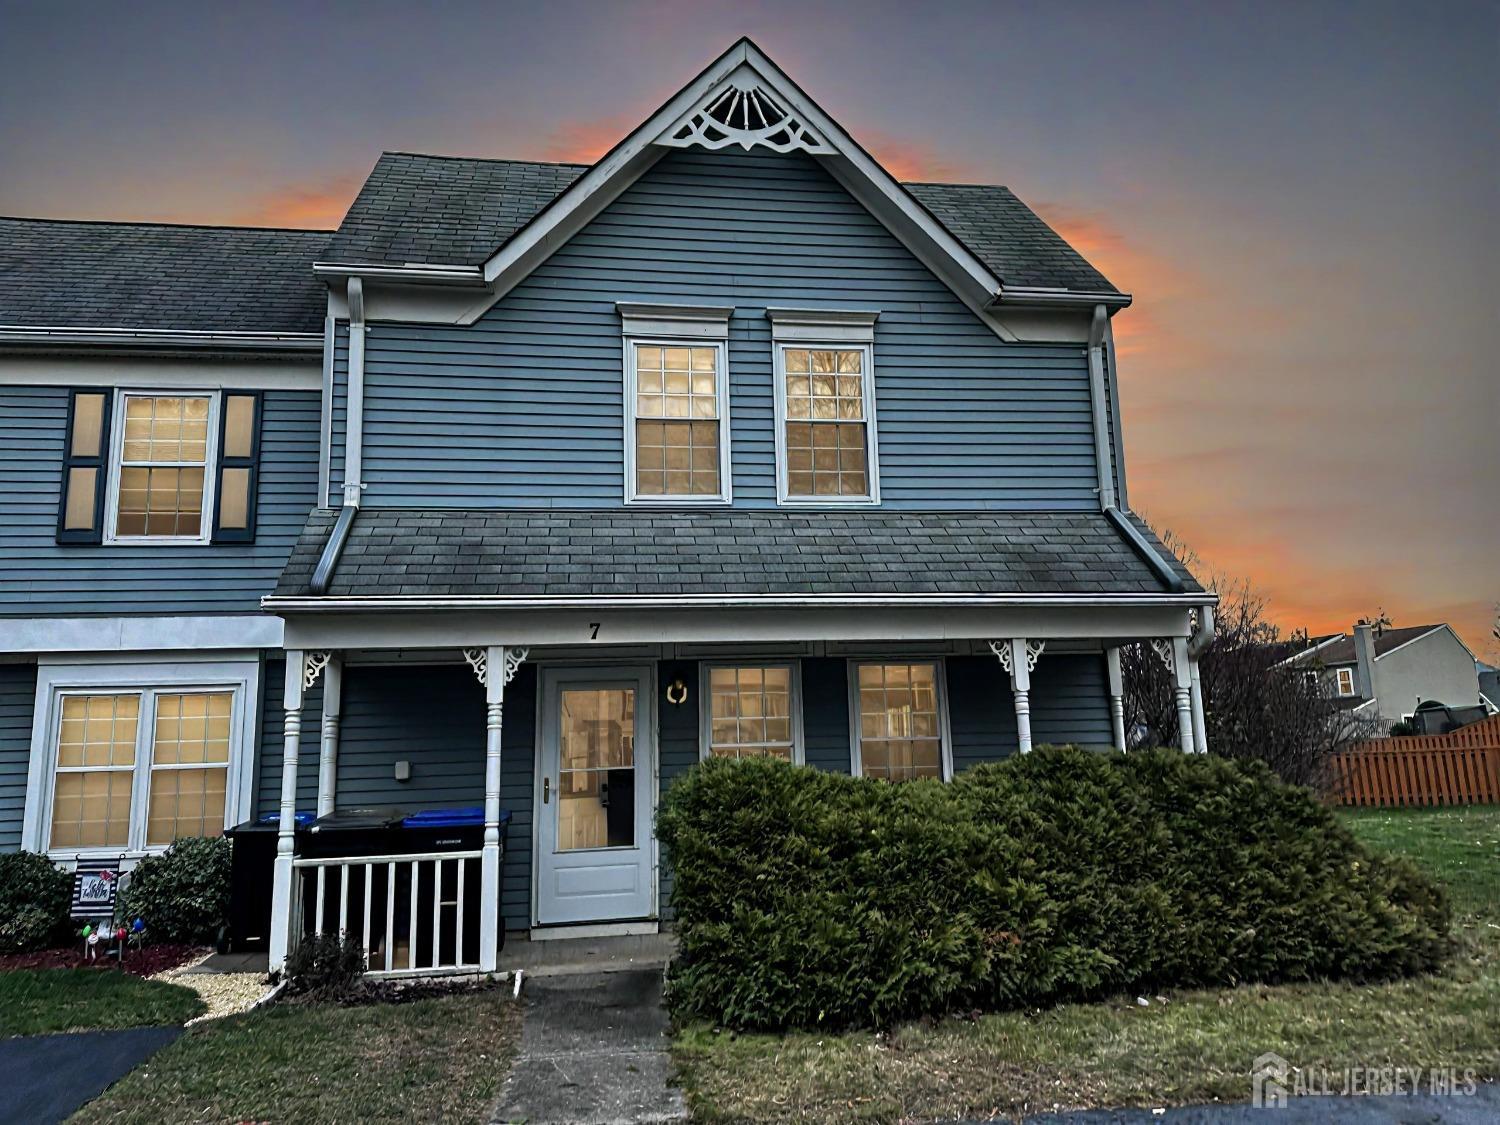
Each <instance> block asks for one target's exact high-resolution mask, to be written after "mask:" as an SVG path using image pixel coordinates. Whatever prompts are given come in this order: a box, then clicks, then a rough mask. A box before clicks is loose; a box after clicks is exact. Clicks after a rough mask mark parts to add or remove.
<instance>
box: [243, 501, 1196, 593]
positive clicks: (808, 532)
mask: <svg viewBox="0 0 1500 1125" xmlns="http://www.w3.org/2000/svg"><path fill="white" fill-rule="evenodd" d="M335 517H336V513H335V512H332V511H327V510H320V511H316V512H314V513H312V515H311V517H310V518H309V519H308V521H307V524H306V526H305V527H304V528H303V531H302V535H301V537H300V538H299V540H298V542H297V545H296V547H295V548H294V549H293V551H292V555H291V558H290V560H289V561H288V563H287V566H286V569H285V570H284V571H283V572H282V575H281V579H280V581H279V582H278V583H277V586H276V591H275V594H274V595H272V599H273V601H274V599H276V598H298V599H301V598H306V597H309V596H310V591H309V585H310V582H311V580H312V575H313V570H314V568H315V567H316V565H317V562H318V558H319V556H320V555H321V553H322V551H323V548H324V546H325V544H326V543H327V541H328V537H329V533H330V531H331V530H332V528H333V524H334V520H335ZM1130 518H1131V519H1132V521H1133V522H1134V523H1135V525H1136V526H1137V527H1138V528H1139V529H1140V530H1141V532H1142V533H1143V534H1144V535H1145V536H1146V538H1147V539H1148V540H1149V541H1150V542H1151V543H1152V545H1153V546H1154V547H1155V549H1156V551H1157V552H1158V553H1159V554H1160V555H1161V556H1162V557H1163V558H1165V559H1167V560H1169V561H1170V563H1171V565H1172V567H1173V568H1174V570H1175V571H1176V572H1177V573H1178V575H1179V576H1180V577H1181V578H1182V580H1183V582H1184V584H1185V589H1186V590H1187V591H1189V592H1193V593H1197V592H1201V591H1202V589H1203V588H1202V587H1201V586H1200V585H1198V583H1197V582H1196V581H1195V580H1194V579H1193V577H1192V575H1191V574H1189V573H1188V571H1187V570H1186V568H1184V567H1183V566H1182V564H1181V563H1180V562H1178V561H1177V560H1176V559H1175V558H1173V557H1172V555H1171V553H1170V552H1169V551H1168V550H1167V549H1166V548H1165V547H1164V546H1162V545H1161V542H1160V540H1158V539H1157V538H1156V537H1155V535H1153V534H1152V532H1151V530H1150V529H1149V528H1148V527H1146V525H1145V524H1144V523H1142V522H1141V521H1140V520H1138V519H1136V518H1135V517H1134V516H1132V517H1130ZM1164 589H1165V586H1164V584H1163V583H1162V582H1161V581H1160V580H1159V579H1158V578H1157V577H1156V575H1155V574H1154V573H1153V571H1152V569H1151V567H1150V566H1148V565H1147V563H1146V562H1145V561H1144V560H1143V559H1142V558H1141V557H1140V556H1139V555H1138V554H1137V553H1136V551H1135V549H1134V548H1133V547H1132V546H1131V545H1130V543H1128V542H1127V541H1126V539H1125V538H1124V537H1123V536H1122V535H1121V534H1120V532H1119V531H1117V530H1116V529H1115V528H1114V527H1113V526H1112V525H1111V524H1110V522H1109V520H1108V519H1107V518H1106V517H1105V516H1104V515H1103V514H1102V513H1100V512H900V511H850V510H840V511H796V512H790V511H784V510H769V511H760V510H744V509H722V510H707V511H704V510H698V511H670V510H661V509H626V508H613V509H567V510H562V509H553V510H538V509H524V510H488V511H478V510H428V509H402V508H363V509H361V510H360V511H359V514H358V516H357V517H356V518H355V520H354V524H353V527H352V529H351V531H350V534H349V539H348V542H347V544H346V546H345V548H344V551H343V554H342V556H341V557H340V560H339V563H338V566H337V568H336V570H335V571H334V575H333V581H332V584H331V585H330V587H329V589H328V594H327V596H328V597H329V598H330V599H339V598H362V599H364V598H393V599H402V598H424V597H449V598H451V597H475V598H494V597H506V596H517V597H531V596H538V597H583V598H587V597H591V596H671V595H678V594H684V595H687V594H691V595H704V594H726V595H811V596H817V595H849V594H856V595H885V594H892V595H907V594H1020V595H1032V594H1078V595H1110V594H1137V595H1139V594H1161V593H1163V591H1164Z"/></svg>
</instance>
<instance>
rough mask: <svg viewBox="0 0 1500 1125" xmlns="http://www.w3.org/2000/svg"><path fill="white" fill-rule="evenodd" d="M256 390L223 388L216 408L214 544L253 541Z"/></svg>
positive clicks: (256, 467) (257, 474)
mask: <svg viewBox="0 0 1500 1125" xmlns="http://www.w3.org/2000/svg"><path fill="white" fill-rule="evenodd" d="M260 399H261V395H260V392H259V391H233V392H230V391H226V392H225V393H224V401H223V403H222V405H221V408H220V410H219V468H218V480H217V483H216V485H215V487H214V535H213V541H214V542H215V543H253V542H254V541H255V497H256V492H257V489H258V486H259V484H260V414H261V410H260V406H261V403H260Z"/></svg>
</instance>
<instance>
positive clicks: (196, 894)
mask: <svg viewBox="0 0 1500 1125" xmlns="http://www.w3.org/2000/svg"><path fill="white" fill-rule="evenodd" d="M230 847H231V845H230V842H229V841H228V840H227V839H224V838H223V837H222V836H216V837H203V838H198V837H188V836H184V837H183V838H182V839H180V840H178V841H177V842H175V843H174V844H173V845H172V846H171V847H170V848H168V849H167V850H166V851H164V852H163V853H162V854H161V855H158V856H150V857H148V858H146V859H143V860H141V862H140V863H138V864H136V866H135V869H134V870H133V871H131V873H130V878H129V880H128V881H127V882H126V884H125V889H124V890H123V891H122V892H121V894H120V902H119V905H118V907H117V908H116V913H117V914H118V916H119V917H121V918H124V919H127V920H131V919H135V918H143V919H145V921H146V936H147V938H148V939H149V940H151V941H180V942H210V941H213V940H214V939H215V938H216V937H217V936H218V933H219V929H220V928H221V927H222V926H224V925H225V923H226V921H227V919H228V916H229V857H230Z"/></svg>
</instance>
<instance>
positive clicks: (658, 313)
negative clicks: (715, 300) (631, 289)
mask: <svg viewBox="0 0 1500 1125" xmlns="http://www.w3.org/2000/svg"><path fill="white" fill-rule="evenodd" d="M615 310H616V311H617V312H618V313H619V314H620V323H621V325H622V326H623V330H624V332H625V335H627V336H678V337H682V338H685V339H702V340H727V339H728V338H729V318H730V317H731V316H732V315H734V309H733V308H721V307H718V306H709V305H647V304H639V303H637V302H633V301H617V302H616V303H615Z"/></svg>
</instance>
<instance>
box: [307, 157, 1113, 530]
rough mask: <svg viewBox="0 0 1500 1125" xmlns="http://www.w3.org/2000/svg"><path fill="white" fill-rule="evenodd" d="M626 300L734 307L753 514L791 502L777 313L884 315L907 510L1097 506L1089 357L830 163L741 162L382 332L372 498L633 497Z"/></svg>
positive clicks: (372, 334)
mask: <svg viewBox="0 0 1500 1125" xmlns="http://www.w3.org/2000/svg"><path fill="white" fill-rule="evenodd" d="M620 300H635V301H658V302H666V303H686V304H718V305H724V306H733V307H734V309H735V313H734V316H733V318H732V320H731V322H730V339H729V365H730V410H729V413H730V419H731V427H732V428H731V443H732V450H731V456H732V463H733V474H734V499H735V503H736V504H737V505H743V506H760V507H765V506H772V505H774V503H775V495H776V489H775V475H774V472H775V463H774V462H775V457H774V424H773V407H772V397H771V336H770V326H769V323H768V321H767V320H766V318H765V309H766V308H767V307H768V306H778V305H779V306H802V307H807V306H821V307H844V308H861V309H878V310H879V311H880V314H881V315H880V319H879V321H878V323H877V326H876V340H875V372H876V374H875V379H876V410H877V414H878V427H879V428H878V438H879V447H880V480H881V492H882V497H883V500H884V502H885V503H886V504H887V505H889V506H892V507H904V508H934V507H938V508H961V509H962V508H968V509H980V508H1011V509H1015V508H1052V509H1079V510H1082V509H1087V508H1090V507H1093V506H1095V505H1096V504H1097V498H1096V494H1095V477H1094V471H1095V470H1094V454H1093V444H1092V436H1091V416H1090V405H1089V387H1088V368H1087V362H1086V356H1085V351H1084V348H1083V347H1082V346H1081V345H1079V344H1056V345H1049V344H1006V343H1005V342H1003V341H1001V340H1000V339H999V338H998V337H996V336H995V335H994V334H993V333H992V332H991V331H990V330H989V329H987V328H986V327H985V326H984V325H983V324H982V323H981V322H980V321H979V320H978V319H977V318H976V317H975V316H974V315H973V314H972V313H970V312H969V310H968V309H967V308H965V307H964V306H963V304H962V303H961V302H959V301H958V299H957V298H956V297H954V296H953V294H952V293H951V292H950V291H949V290H948V289H947V288H946V287H945V286H944V285H943V284H942V283H941V282H939V281H938V280H937V279H936V278H935V277H934V276H933V275H932V274H931V273H930V272H929V271H928V270H927V269H926V267H924V266H923V265H922V264H921V263H920V262H918V261H917V259H916V258H914V257H913V256H912V255H911V254H910V253H909V252H908V251H907V250H906V249H905V248H904V247H903V246H901V244H900V243H899V242H898V241H897V240H896V239H895V238H894V237H893V236H892V235H891V234H890V233H889V232H887V231H886V230H885V228H884V227H882V226H881V225H880V224H879V223H878V222H877V221H876V220H875V219H874V218H873V217H872V216H870V215H869V213H868V212H866V211H865V210H864V209H863V208H862V207H861V206H860V205H859V204H858V203H856V202H855V201H854V200H853V199H852V198H851V197H850V196H849V195H848V194H847V192H845V191H844V189H843V188H842V187H840V186H839V185H838V184H837V183H836V182H835V181H834V180H833V179H832V178H831V177H830V176H829V175H828V174H827V173H826V172H825V171H824V170H823V169H822V168H821V167H819V166H818V164H817V163H816V162H815V161H814V160H812V159H811V158H809V157H806V156H803V155H794V156H776V155H774V154H764V153H748V154H745V153H729V152H720V153H703V152H673V153H671V154H670V155H668V156H666V157H664V158H663V159H662V160H661V162H660V163H658V164H657V165H656V166H655V167H654V168H652V169H651V170H650V171H648V172H647V173H646V174H645V175H644V176H643V177H642V178H641V179H640V180H639V181H638V182H637V183H636V184H635V185H633V186H632V187H631V188H629V189H628V190H626V191H625V192H624V193H623V194H622V195H621V196H620V198H619V199H617V200H615V201H614V202H613V203H612V204H611V205H610V206H609V207H608V208H607V209H606V210H605V211H604V212H603V213H602V214H600V215H599V216H598V217H596V218H595V219H594V220H593V222H592V223H590V224H589V225H588V226H587V227H585V228H584V230H582V231H581V232H580V233H579V234H578V235H576V236H575V237H574V238H573V239H572V240H570V241H569V242H568V243H567V244H566V245H565V246H563V247H562V248H561V249H560V250H558V251H557V253H555V254H554V255H553V256H552V257H551V258H550V259H549V260H548V261H546V262H545V263H544V264H543V265H542V266H541V267H540V268H539V269H537V270H536V271H535V272H534V273H533V274H532V275H531V276H530V277H528V278H527V279H526V280H524V281H523V282H522V283H521V284H520V285H518V286H517V287H516V288H515V289H514V290H512V291H511V292H510V293H509V294H507V295H506V296H505V297H504V298H503V299H502V300H501V301H500V302H499V303H498V304H497V305H496V306H495V307H494V308H492V309H490V310H489V311H488V312H487V313H486V314H485V315H484V316H483V317H481V318H480V320H479V321H478V322H477V323H476V324H474V325H472V326H468V327H444V326H435V325H393V324H379V325H375V326H373V327H372V328H371V329H370V331H369V333H368V337H367V348H366V368H365V370H366V374H365V441H364V470H365V480H366V483H367V485H368V490H367V492H366V494H365V500H366V503H368V504H372V505H386V506H396V507H400V506H429V507H430V506H446V507H538V506H554V505H565V506H599V505H614V504H618V503H621V502H622V492H623V476H622V474H623V426H624V418H623V413H622V410H623V404H622V397H623V396H622V389H623V386H622V373H621V342H620V320H619V317H618V315H617V313H616V311H615V302H617V301H620ZM338 363H339V370H340V372H342V370H343V365H344V363H345V359H344V357H343V354H342V352H341V353H340V357H339V360H338ZM342 380H343V375H342V374H340V376H339V377H338V379H337V380H336V381H337V383H338V384H339V386H340V387H341V386H342ZM339 393H340V395H341V394H342V392H341V391H340V392H339ZM335 412H336V414H337V415H338V417H340V418H341V417H342V405H341V398H340V399H339V400H337V401H336V403H335ZM333 448H334V450H335V455H336V457H337V456H341V452H340V451H341V450H342V441H341V439H340V438H339V437H337V436H336V437H335V440H334V443H333ZM335 475H337V474H335Z"/></svg>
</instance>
